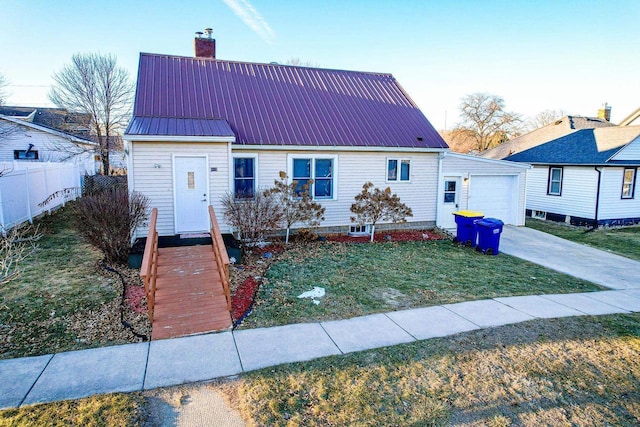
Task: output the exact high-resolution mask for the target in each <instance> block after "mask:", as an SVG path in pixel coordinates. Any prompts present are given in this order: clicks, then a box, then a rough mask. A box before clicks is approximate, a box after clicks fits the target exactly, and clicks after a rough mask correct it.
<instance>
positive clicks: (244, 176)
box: [233, 157, 256, 199]
mask: <svg viewBox="0 0 640 427" xmlns="http://www.w3.org/2000/svg"><path fill="white" fill-rule="evenodd" d="M255 189H256V159H255V157H234V158H233V197H235V198H236V199H251V198H253V196H254V194H255Z"/></svg>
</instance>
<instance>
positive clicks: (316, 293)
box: [298, 286, 325, 305]
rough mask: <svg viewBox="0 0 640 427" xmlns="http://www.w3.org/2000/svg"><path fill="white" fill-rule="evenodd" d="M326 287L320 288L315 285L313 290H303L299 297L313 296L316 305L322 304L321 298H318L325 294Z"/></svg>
mask: <svg viewBox="0 0 640 427" xmlns="http://www.w3.org/2000/svg"><path fill="white" fill-rule="evenodd" d="M324 294H325V292H324V288H319V287H317V286H315V287H314V288H313V289H312V290H310V291H307V292H303V293H301V294H300V295H298V298H311V300H312V301H313V303H314V304H315V305H318V304H320V300H319V299H318V298H322V297H323V296H324Z"/></svg>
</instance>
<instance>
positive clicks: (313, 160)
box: [291, 157, 335, 199]
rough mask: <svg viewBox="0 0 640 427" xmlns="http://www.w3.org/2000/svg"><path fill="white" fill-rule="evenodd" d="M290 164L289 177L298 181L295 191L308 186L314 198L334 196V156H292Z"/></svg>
mask: <svg viewBox="0 0 640 427" xmlns="http://www.w3.org/2000/svg"><path fill="white" fill-rule="evenodd" d="M292 166H293V173H292V177H291V178H292V179H293V180H294V181H296V182H297V183H298V186H297V188H296V191H298V192H302V191H304V189H305V188H306V187H308V189H309V193H310V194H311V195H312V196H313V198H314V199H334V198H335V194H334V193H335V191H334V184H335V181H334V180H335V158H332V157H331V158H324V157H307V158H294V159H293V165H292ZM311 180H313V183H310V181H311Z"/></svg>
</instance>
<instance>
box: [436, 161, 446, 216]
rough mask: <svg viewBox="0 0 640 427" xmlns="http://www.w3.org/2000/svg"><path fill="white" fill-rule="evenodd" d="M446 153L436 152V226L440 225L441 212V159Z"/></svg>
mask: <svg viewBox="0 0 640 427" xmlns="http://www.w3.org/2000/svg"><path fill="white" fill-rule="evenodd" d="M446 155H447V153H446V152H442V153H440V154H438V189H437V191H436V197H437V200H436V227H440V225H441V223H442V222H441V219H440V214H441V209H440V201H441V200H442V197H443V195H442V191H443V189H442V179H443V177H442V159H444V157H445V156H446Z"/></svg>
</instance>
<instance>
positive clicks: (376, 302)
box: [242, 233, 603, 327]
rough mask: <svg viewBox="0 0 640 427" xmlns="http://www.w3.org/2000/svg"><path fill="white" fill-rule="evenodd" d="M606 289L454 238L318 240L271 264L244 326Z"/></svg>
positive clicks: (298, 247) (329, 318)
mask: <svg viewBox="0 0 640 427" xmlns="http://www.w3.org/2000/svg"><path fill="white" fill-rule="evenodd" d="M380 234H381V235H383V234H384V233H380ZM314 287H321V288H324V289H325V291H326V295H325V297H323V298H321V299H320V303H319V304H317V305H316V304H314V303H313V302H312V300H311V299H299V298H298V295H300V294H302V293H303V292H306V291H309V290H312V289H313V288H314ZM602 289H603V288H601V287H599V286H597V285H595V284H592V283H589V282H586V281H584V280H580V279H576V278H573V277H570V276H567V275H565V274H562V273H558V272H555V271H552V270H548V269H546V268H544V267H540V266H538V265H536V264H533V263H530V262H527V261H523V260H520V259H518V258H514V257H511V256H508V255H506V254H500V255H499V256H495V257H494V256H486V255H482V254H480V253H477V252H475V251H473V250H471V249H470V248H465V247H460V246H458V245H455V244H452V243H451V241H450V240H436V241H433V240H429V241H409V242H384V243H373V244H370V243H366V244H350V243H341V242H331V241H327V242H313V243H307V244H304V245H298V246H295V247H293V248H292V249H290V250H288V251H287V252H285V253H284V254H282V255H280V256H279V258H278V259H277V260H275V261H273V263H272V264H271V267H270V268H269V269H268V271H267V272H266V274H265V279H264V281H263V284H262V286H261V287H260V290H259V292H258V295H257V298H256V301H255V306H254V309H253V312H252V314H251V315H250V316H249V317H247V318H246V319H245V320H244V322H243V324H242V327H263V326H274V325H283V324H290V323H298V322H308V321H318V320H335V319H345V318H350V317H355V316H362V315H366V314H371V313H377V312H385V311H392V310H401V309H407V308H414V307H424V306H432V305H439V304H445V303H455V302H461V301H468V300H477V299H484V298H494V297H501V296H510V295H530V294H550V293H569V292H586V291H596V290H602Z"/></svg>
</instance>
